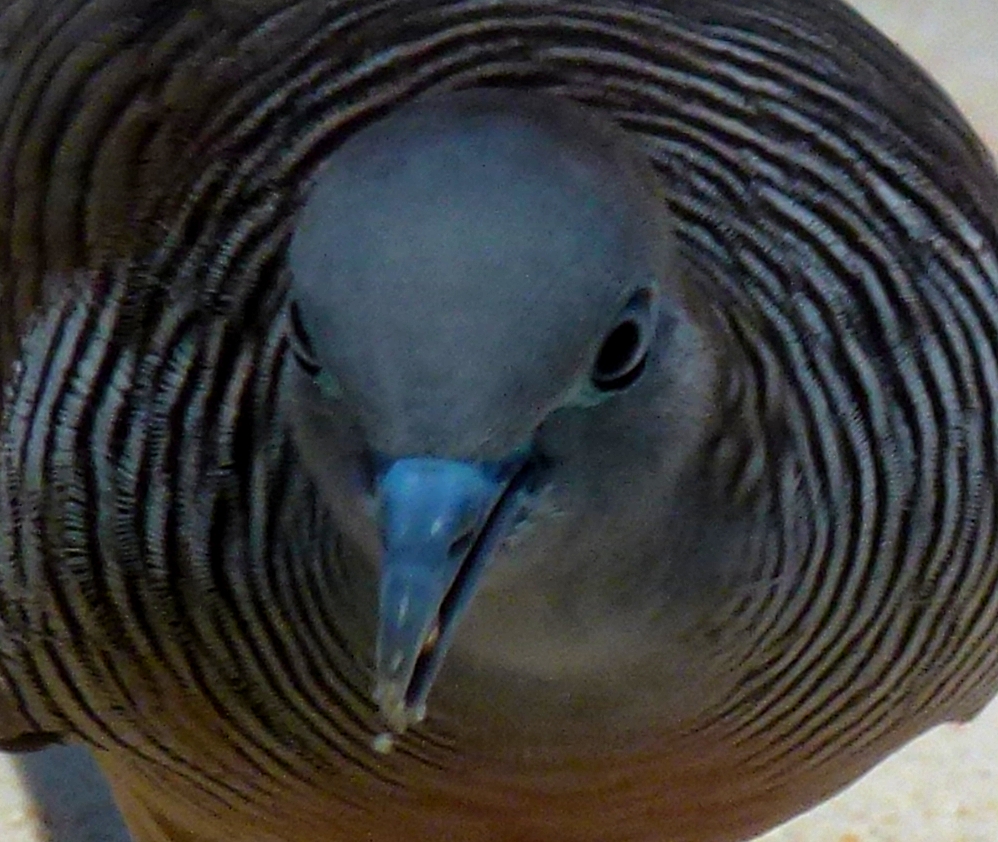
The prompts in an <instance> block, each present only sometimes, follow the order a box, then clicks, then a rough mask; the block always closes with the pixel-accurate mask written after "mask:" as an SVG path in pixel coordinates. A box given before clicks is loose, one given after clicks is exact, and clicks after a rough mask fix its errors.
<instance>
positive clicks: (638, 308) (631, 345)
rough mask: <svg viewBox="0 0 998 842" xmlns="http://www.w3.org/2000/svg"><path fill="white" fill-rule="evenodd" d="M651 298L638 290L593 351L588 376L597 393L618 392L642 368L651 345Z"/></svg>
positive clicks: (639, 373) (638, 374)
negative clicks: (589, 374) (594, 354)
mask: <svg viewBox="0 0 998 842" xmlns="http://www.w3.org/2000/svg"><path fill="white" fill-rule="evenodd" d="M652 304H653V297H652V292H651V291H650V290H639V291H638V292H636V293H635V294H634V295H633V296H631V299H630V300H629V301H628V302H627V304H626V305H625V307H624V310H623V312H622V313H621V316H620V319H619V320H618V321H617V324H616V325H614V327H613V328H612V329H611V330H610V332H609V333H608V334H607V335H606V337H605V338H604V340H603V343H602V344H601V345H600V348H599V351H597V353H596V360H595V362H594V363H593V369H592V374H591V379H592V383H593V386H595V387H596V389H597V390H598V391H600V392H603V393H606V392H619V391H621V390H623V389H626V388H627V387H628V386H630V385H631V384H633V383H634V382H635V381H636V380H637V379H638V378H639V377H640V376H641V374H642V372H643V371H644V370H645V367H646V364H647V362H648V349H649V347H650V345H651V333H652V322H653V309H654V308H653V306H652Z"/></svg>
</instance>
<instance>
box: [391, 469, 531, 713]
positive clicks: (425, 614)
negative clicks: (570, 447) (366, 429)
mask: <svg viewBox="0 0 998 842" xmlns="http://www.w3.org/2000/svg"><path fill="white" fill-rule="evenodd" d="M522 461H523V460H516V461H515V464H514V463H513V462H511V463H506V464H488V463H476V462H460V461H452V460H447V459H437V458H429V457H427V458H412V459H399V460H397V461H394V462H391V463H389V465H388V466H387V469H386V470H384V471H383V472H382V473H381V474H380V477H379V481H378V492H379V503H380V523H381V530H382V539H383V542H384V551H383V552H384V554H383V556H382V560H381V593H380V614H379V621H378V638H377V652H376V669H377V679H376V681H377V683H376V686H375V700H376V701H377V703H378V705H379V707H380V709H381V713H382V716H383V717H384V719H385V721H386V723H387V724H388V726H389V727H390V728H391V729H392V730H394V731H397V732H401V731H404V730H405V729H406V728H407V727H408V726H409V725H412V724H414V723H416V722H419V721H420V720H421V719H422V718H423V716H424V714H425V710H426V697H427V695H428V694H429V691H430V687H431V686H432V684H433V679H434V678H435V677H436V674H437V672H438V671H439V669H440V666H441V664H442V662H443V656H444V655H445V653H446V651H447V648H448V645H449V643H450V640H451V637H452V635H453V632H454V629H455V627H456V623H457V620H458V619H459V617H460V615H461V614H462V612H463V610H464V609H465V608H466V607H467V604H468V602H469V601H470V599H471V597H472V596H473V595H474V592H475V589H476V586H477V584H478V581H479V580H480V578H481V575H482V573H483V571H484V569H485V567H486V566H487V564H488V558H489V555H490V552H491V550H492V548H493V547H494V544H495V539H496V538H498V537H501V535H502V534H503V533H505V532H506V531H507V529H508V527H509V525H510V523H511V521H512V519H513V518H511V517H510V515H511V514H512V515H515V512H513V511H512V509H513V508H516V506H510V505H509V503H510V502H511V498H515V497H518V496H519V495H518V494H517V493H516V490H515V489H517V488H518V482H517V477H518V476H520V475H521V474H518V473H517V468H518V467H519V466H520V465H521V464H522ZM521 473H522V472H521ZM512 502H514V503H516V502H518V501H516V500H513V501H512Z"/></svg>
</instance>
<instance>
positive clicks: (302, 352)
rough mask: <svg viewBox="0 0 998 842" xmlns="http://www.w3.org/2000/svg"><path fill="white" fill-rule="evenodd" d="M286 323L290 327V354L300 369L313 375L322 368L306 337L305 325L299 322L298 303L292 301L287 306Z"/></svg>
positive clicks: (310, 375)
mask: <svg viewBox="0 0 998 842" xmlns="http://www.w3.org/2000/svg"><path fill="white" fill-rule="evenodd" d="M288 323H289V325H290V327H291V331H290V334H289V339H290V342H289V347H290V350H291V356H293V357H294V359H295V362H297V363H298V365H299V366H301V369H302V371H304V372H305V373H306V374H307V375H309V377H315V376H316V375H317V374H318V373H319V372H320V371H321V370H322V366H320V365H319V363H318V361H317V360H316V358H315V351H314V350H313V349H312V342H311V340H310V339H309V338H308V333H307V332H306V330H305V326H304V325H303V324H302V322H301V313H300V312H299V310H298V304H297V303H296V302H294V301H292V302H291V304H290V305H289V306H288Z"/></svg>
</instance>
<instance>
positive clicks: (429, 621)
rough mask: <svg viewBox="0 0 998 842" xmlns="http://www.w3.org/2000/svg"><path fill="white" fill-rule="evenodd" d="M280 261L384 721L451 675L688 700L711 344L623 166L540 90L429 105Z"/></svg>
mask: <svg viewBox="0 0 998 842" xmlns="http://www.w3.org/2000/svg"><path fill="white" fill-rule="evenodd" d="M289 262H290V269H291V274H292V282H291V289H290V294H289V303H288V318H287V323H288V330H289V334H290V347H291V354H290V358H291V362H290V363H289V365H290V366H291V368H292V372H291V377H292V389H291V391H292V394H293V396H294V401H293V402H292V404H293V409H292V412H291V419H292V427H293V430H294V433H295V436H296V439H297V441H298V444H299V449H300V451H301V454H302V458H303V460H304V463H305V466H306V468H307V470H308V471H309V472H310V473H311V474H312V476H313V477H314V479H315V481H316V484H317V486H318V487H319V488H320V489H321V491H322V493H323V495H324V496H325V498H326V499H327V501H328V502H329V505H330V507H331V509H332V511H333V512H334V514H335V515H336V517H337V520H338V522H339V523H340V525H341V528H342V529H343V530H344V531H345V532H346V533H357V534H361V533H364V532H365V530H366V534H368V535H369V536H374V537H373V539H372V541H371V542H369V543H370V545H371V546H373V547H375V549H374V550H373V551H372V553H371V555H372V556H374V561H375V562H376V565H377V572H376V576H377V580H378V582H379V587H380V607H379V618H378V622H377V628H378V634H377V651H376V657H375V663H376V677H375V688H374V697H375V700H376V701H377V703H378V705H379V706H380V709H381V711H382V714H383V716H384V718H385V720H386V721H387V722H388V724H389V725H390V726H391V727H392V728H394V729H395V730H398V731H401V730H404V729H405V728H406V727H408V726H409V725H411V724H412V723H414V722H416V721H418V720H419V719H421V718H422V716H423V715H424V712H425V708H426V702H427V697H428V695H429V693H430V690H431V688H432V687H434V684H435V682H436V681H437V679H438V673H440V671H441V669H442V668H443V667H444V666H446V667H447V668H448V669H447V670H445V672H446V673H447V674H450V673H453V681H452V682H450V683H453V684H454V685H455V686H458V685H460V684H461V681H462V676H463V680H465V681H466V682H468V684H467V686H469V687H471V686H476V685H475V682H476V680H477V679H476V678H475V677H476V676H478V677H481V676H483V675H484V676H489V677H490V681H491V682H492V684H491V686H493V687H502V688H505V689H508V688H516V687H528V686H529V687H533V688H547V690H551V688H556V689H554V690H551V694H550V698H551V700H552V704H553V705H555V706H557V705H559V704H561V702H559V701H557V700H559V699H561V700H563V699H565V698H566V697H567V696H573V694H574V696H573V697H575V698H578V697H579V695H578V693H581V694H582V695H583V696H586V695H587V694H588V695H591V696H593V698H597V697H600V698H602V696H601V692H602V690H607V688H609V686H610V685H611V684H616V683H617V679H619V678H620V677H621V675H622V674H623V673H624V672H627V671H632V672H634V673H635V674H636V675H637V680H636V681H635V682H633V683H632V686H634V687H636V688H642V689H641V690H637V689H636V690H635V691H634V693H633V694H631V695H630V696H629V697H628V698H627V699H626V703H625V702H623V701H620V702H612V703H609V704H601V703H597V704H594V705H591V706H590V709H592V710H596V709H601V710H603V711H604V713H606V711H607V710H608V708H613V707H619V708H620V710H621V712H624V713H626V714H627V715H629V716H630V715H632V714H633V711H634V710H635V709H636V708H640V709H645V708H650V707H651V706H654V705H659V706H660V705H661V704H662V693H663V692H664V693H665V694H666V695H668V694H670V693H671V694H673V695H677V696H684V697H687V696H690V697H692V696H694V695H696V693H697V692H698V690H697V689H696V682H695V681H692V680H691V678H690V674H691V673H692V672H695V670H694V669H693V666H695V665H694V664H692V663H691V662H692V661H695V656H694V657H692V658H691V652H690V647H691V646H692V644H691V643H690V640H691V638H690V635H691V634H693V631H692V630H694V629H695V628H696V627H697V624H698V622H699V621H700V620H701V619H702V615H703V612H704V610H706V609H705V608H704V606H705V605H707V604H709V600H707V601H706V602H705V601H704V599H703V598H702V594H703V593H704V592H706V591H707V590H709V588H708V587H707V584H706V583H707V582H708V581H709V580H710V579H711V577H712V576H714V575H715V574H717V573H718V570H717V564H718V562H716V561H715V559H717V558H721V557H723V555H724V553H723V552H721V550H720V548H721V545H722V544H723V543H724V539H725V535H726V532H725V530H724V529H720V530H718V529H716V528H715V529H714V530H713V531H711V530H710V529H708V528H707V525H708V524H710V523H714V524H715V525H716V522H718V519H717V518H716V517H715V515H716V513H715V512H710V511H707V509H708V508H709V506H708V505H707V504H706V502H705V497H704V495H703V494H701V493H700V491H701V484H702V479H703V478H702V476H701V473H702V472H701V471H700V467H701V465H700V461H699V460H698V459H697V454H698V453H699V451H700V448H701V447H702V445H703V442H704V441H705V440H706V439H707V438H708V437H709V436H710V435H711V432H712V429H713V428H714V427H716V424H717V419H716V417H715V416H716V413H714V412H713V410H714V408H715V407H716V403H717V391H718V389H719V376H718V360H717V357H718V353H719V351H718V347H717V343H716V341H715V337H714V336H713V333H712V330H711V329H709V328H708V327H706V326H707V325H708V324H709V323H710V316H709V310H710V308H709V305H708V304H707V303H705V302H704V300H703V297H702V295H700V294H699V293H698V292H697V289H696V285H695V284H694V283H693V281H692V280H691V278H690V277H689V272H688V271H687V269H686V268H685V267H684V263H683V261H682V260H681V257H680V254H679V251H678V249H677V242H676V236H675V230H674V224H673V219H672V216H671V215H670V212H669V208H668V205H667V202H666V201H665V200H664V198H663V195H662V193H661V190H660V184H659V179H658V177H657V176H656V174H655V172H654V170H653V168H652V167H651V165H650V164H649V162H648V159H647V155H646V154H645V153H644V152H643V151H642V150H641V149H640V148H639V146H638V145H637V144H636V143H635V142H634V141H633V140H631V139H630V138H629V137H628V136H627V135H625V133H624V132H623V130H621V129H619V128H617V127H615V126H614V125H613V124H612V123H611V122H610V120H608V119H606V118H604V117H599V116H596V115H594V114H591V113H590V112H588V111H587V110H586V109H584V108H583V107H582V106H580V105H577V104H574V103H571V102H566V101H564V100H562V99H559V98H555V97H553V96H548V95H542V94H538V93H522V92H520V93H518V92H511V91H498V90H472V91H464V92H451V93H446V94H437V95H433V96H428V97H425V98H423V99H421V100H418V101H416V102H414V103H411V104H409V105H407V106H404V107H401V108H399V109H397V110H395V111H393V112H391V113H390V114H389V115H388V116H385V117H383V118H381V119H378V120H375V121H373V122H371V123H370V124H368V125H366V126H365V127H363V128H362V129H360V130H358V131H356V132H355V133H354V134H352V135H351V136H350V137H349V139H347V140H346V141H345V142H344V143H343V144H342V145H341V146H340V147H339V148H338V149H337V150H336V151H335V152H334V153H332V154H331V155H330V157H329V159H328V162H327V163H326V165H325V167H324V169H323V170H322V171H321V173H320V174H319V176H318V177H317V179H316V182H315V184H314V187H313V189H312V190H311V192H310V194H309V195H308V197H307V199H306V201H305V203H304V206H303V209H302V211H301V215H300V218H299V220H298V222H297V226H296V229H295V234H294V237H293V241H292V244H291V248H290V257H289ZM484 686H486V687H487V686H488V685H487V684H486V685H484ZM573 688H575V689H573ZM578 688H586V689H585V690H579V689H578ZM601 688H602V689H601ZM479 689H481V688H479ZM547 690H545V691H544V692H547ZM577 691H578V692H577ZM482 692H485V693H490V692H492V691H491V690H487V689H486V690H482ZM566 694H567V695H566ZM542 695H543V693H542ZM604 695H605V698H610V694H609V690H607V693H606V694H604ZM653 697H654V700H653ZM613 698H615V699H619V698H620V696H619V692H618V693H617V694H616V695H615V696H613ZM673 707H674V708H676V707H677V706H675V705H674V706H673ZM682 707H683V705H682V704H679V705H678V708H682ZM678 708H677V709H678ZM610 713H612V711H610ZM639 718H640V717H639Z"/></svg>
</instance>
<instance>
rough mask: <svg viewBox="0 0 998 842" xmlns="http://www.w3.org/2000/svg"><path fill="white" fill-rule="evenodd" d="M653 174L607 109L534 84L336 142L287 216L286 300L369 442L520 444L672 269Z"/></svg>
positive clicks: (446, 452) (488, 447) (391, 448)
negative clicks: (530, 90)
mask: <svg viewBox="0 0 998 842" xmlns="http://www.w3.org/2000/svg"><path fill="white" fill-rule="evenodd" d="M654 184H655V179H654V176H653V174H652V172H651V169H650V166H649V165H648V163H647V162H646V161H645V160H644V159H643V157H642V156H641V154H640V150H637V149H635V148H633V147H632V145H631V144H629V143H628V144H624V143H622V142H621V138H620V137H619V136H618V133H617V132H614V131H612V130H611V129H610V128H609V126H608V125H607V124H606V121H597V120H595V119H593V118H592V117H590V116H589V115H588V114H587V113H586V112H585V111H583V110H582V109H580V108H578V107H573V106H572V105H571V104H568V103H565V102H563V101H562V100H558V99H555V98H553V97H543V96H538V95H536V94H535V95H525V94H517V93H512V92H508V91H507V92H499V91H474V92H465V93H454V94H450V95H445V96H439V95H438V96H433V97H430V98H428V99H426V100H424V101H422V102H420V103H418V104H416V105H414V106H410V107H408V108H403V109H400V110H398V111H397V112H395V113H393V114H391V115H389V116H388V117H386V118H385V119H383V120H380V121H378V122H376V123H374V124H373V125H372V126H370V127H368V128H366V129H365V130H363V131H360V132H359V133H357V134H356V135H355V136H353V137H352V138H351V139H350V140H348V141H347V142H346V143H345V144H344V145H343V146H342V148H340V149H339V150H338V152H337V153H336V154H335V155H334V156H333V158H332V160H331V161H330V163H329V166H328V168H327V169H326V170H325V172H324V173H323V174H322V175H321V176H320V177H319V179H318V182H317V184H316V185H315V188H314V191H313V192H312V194H311V197H310V198H309V200H308V203H307V204H306V206H305V208H304V210H303V212H302V215H301V218H300V221H299V223H298V226H297V233H296V236H295V238H294V241H293V245H292V249H291V265H292V269H293V273H294V281H293V295H294V298H295V300H296V302H297V303H298V306H299V308H300V313H301V320H302V322H303V323H304V327H305V329H306V331H307V333H308V335H309V336H310V337H311V340H312V344H313V346H314V348H315V353H316V355H317V357H318V358H319V362H320V363H321V365H322V366H323V368H324V369H326V370H327V371H331V372H335V376H336V379H337V381H338V383H339V385H340V387H341V388H342V389H343V390H344V391H345V392H346V393H347V394H348V395H349V396H350V398H351V405H352V406H353V408H354V409H355V410H356V411H357V412H358V413H359V415H360V416H361V419H362V423H363V425H364V427H365V431H366V432H367V434H368V435H369V436H370V437H371V444H372V445H373V446H374V447H376V448H377V449H379V450H381V451H383V452H386V453H394V454H401V453H411V452H423V453H427V454H435V455H440V456H449V457H461V458H489V457H501V456H503V455H504V454H506V453H507V452H509V451H510V450H512V449H514V448H516V447H518V446H520V445H522V444H524V441H523V439H524V436H526V435H529V434H531V433H532V431H533V429H534V428H535V427H536V425H537V424H538V423H539V422H540V420H541V419H542V418H543V417H545V416H546V415H548V414H549V413H550V412H551V410H552V409H554V408H555V407H556V406H558V405H559V404H560V403H562V402H563V401H564V399H565V395H566V391H567V390H571V389H573V388H574V387H575V386H576V384H577V383H578V381H579V380H580V379H582V378H584V377H586V376H587V375H588V372H589V370H590V368H591V366H592V365H593V362H594V359H595V355H596V352H597V350H598V348H599V344H600V342H601V341H602V340H603V338H604V336H605V334H606V333H607V332H608V331H610V330H611V329H612V327H613V325H614V321H615V320H617V319H618V318H619V313H620V310H621V309H622V308H623V307H624V306H625V304H626V302H627V300H628V298H629V297H630V296H632V295H633V294H634V293H635V292H636V291H639V290H644V289H647V290H655V292H656V294H657V293H658V288H659V286H660V284H661V283H662V282H663V280H664V279H665V278H666V277H667V276H668V274H669V273H670V272H671V271H672V266H673V255H672V249H673V239H672V236H671V231H670V224H671V221H670V218H669V216H668V213H667V211H666V210H665V208H664V205H663V204H662V202H661V201H659V200H658V198H657V197H656V196H655V195H654V193H653V190H652V189H651V188H653V187H654ZM375 337H376V341H372V339H374V338H375ZM497 408H498V409H499V410H500V411H498V412H497Z"/></svg>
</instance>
